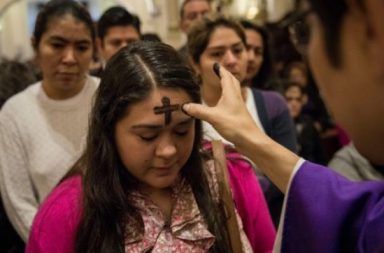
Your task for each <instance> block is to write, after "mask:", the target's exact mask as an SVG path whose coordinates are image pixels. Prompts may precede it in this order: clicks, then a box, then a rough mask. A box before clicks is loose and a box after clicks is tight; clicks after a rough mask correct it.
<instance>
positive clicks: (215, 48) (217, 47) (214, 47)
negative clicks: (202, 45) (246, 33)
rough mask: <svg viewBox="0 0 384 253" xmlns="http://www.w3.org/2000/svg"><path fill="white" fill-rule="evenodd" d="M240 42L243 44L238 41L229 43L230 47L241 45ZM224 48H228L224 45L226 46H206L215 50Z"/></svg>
mask: <svg viewBox="0 0 384 253" xmlns="http://www.w3.org/2000/svg"><path fill="white" fill-rule="evenodd" d="M242 44H243V42H242V41H239V42H237V43H235V44H232V45H230V47H237V46H241V45H242ZM226 48H228V47H226V46H213V47H208V48H207V50H217V49H226Z"/></svg>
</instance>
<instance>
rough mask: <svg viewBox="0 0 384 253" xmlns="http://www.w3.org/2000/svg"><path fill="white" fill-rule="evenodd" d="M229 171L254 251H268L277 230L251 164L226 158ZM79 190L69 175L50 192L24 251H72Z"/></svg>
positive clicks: (36, 252)
mask: <svg viewBox="0 0 384 253" xmlns="http://www.w3.org/2000/svg"><path fill="white" fill-rule="evenodd" d="M239 162H241V163H244V164H242V165H239ZM228 170H229V175H230V183H231V188H232V192H233V196H234V200H235V204H236V208H237V211H238V213H239V215H240V217H241V219H242V222H243V226H244V231H245V233H246V234H247V237H248V239H249V241H250V243H251V246H252V248H253V250H254V252H271V251H272V247H273V243H274V239H275V234H276V232H275V229H274V226H273V224H272V221H271V217H270V215H269V212H268V208H267V205H266V202H265V199H264V196H263V193H262V190H261V188H260V186H259V184H258V180H257V178H256V176H255V173H254V171H253V169H252V167H251V166H249V165H247V164H246V162H245V161H235V160H229V161H228ZM81 192H82V186H81V177H80V176H73V177H71V178H68V179H67V180H65V181H64V182H62V183H61V184H60V185H58V186H57V187H56V188H55V189H54V190H53V191H52V193H51V194H50V195H49V196H48V198H47V199H46V200H45V201H44V203H43V205H42V206H41V208H40V210H39V212H38V213H37V215H36V217H35V219H34V222H33V225H32V230H31V233H30V236H29V241H28V244H27V248H26V252H27V253H42V252H55V253H70V252H74V250H73V247H74V236H75V233H76V228H77V226H78V223H79V218H80V212H81V209H80V208H81V205H80V201H81Z"/></svg>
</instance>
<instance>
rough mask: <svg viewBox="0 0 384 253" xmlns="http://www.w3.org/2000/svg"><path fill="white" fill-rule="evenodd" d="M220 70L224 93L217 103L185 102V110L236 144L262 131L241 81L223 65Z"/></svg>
mask: <svg viewBox="0 0 384 253" xmlns="http://www.w3.org/2000/svg"><path fill="white" fill-rule="evenodd" d="M215 72H217V70H216V71H215ZM219 72H220V73H219V76H220V77H221V86H222V94H221V98H220V99H219V101H218V103H217V105H216V106H214V107H208V106H205V105H201V104H193V103H190V104H185V105H184V106H183V110H184V111H185V112H186V113H187V114H188V115H190V116H192V117H195V118H198V119H201V120H204V121H207V122H208V123H210V124H211V125H212V126H213V127H214V128H215V129H216V130H217V131H218V132H219V133H220V134H221V135H222V136H223V137H224V138H225V139H227V140H228V141H230V142H232V143H234V144H235V145H236V144H237V143H239V142H241V139H242V138H247V136H248V138H249V136H252V135H253V137H256V136H255V133H257V132H259V133H261V131H260V130H259V128H258V127H257V125H256V123H255V121H254V119H253V118H252V117H251V115H250V113H249V112H248V109H247V107H246V105H245V103H244V100H243V97H242V94H241V87H240V83H239V81H238V80H237V79H236V78H235V77H234V76H233V75H232V74H231V73H230V72H229V71H227V70H226V69H224V68H223V67H221V68H220V71H219ZM216 74H218V73H216ZM236 146H237V145H236Z"/></svg>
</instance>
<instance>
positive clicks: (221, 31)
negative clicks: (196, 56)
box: [196, 26, 247, 87]
mask: <svg viewBox="0 0 384 253" xmlns="http://www.w3.org/2000/svg"><path fill="white" fill-rule="evenodd" d="M215 62H217V63H219V64H220V65H221V66H223V67H225V68H226V69H227V70H228V71H230V72H231V73H232V74H233V75H234V76H235V77H236V78H237V79H238V80H239V81H240V82H242V81H244V79H245V75H246V72H247V52H246V50H245V45H244V43H243V42H242V40H241V38H240V37H239V35H237V33H236V32H235V31H234V30H233V29H231V28H228V27H224V26H221V27H217V28H216V30H215V31H214V32H213V33H212V34H211V38H210V39H209V42H208V45H207V47H206V49H205V50H204V52H203V53H202V55H201V56H200V62H199V63H196V69H197V71H198V73H199V74H200V76H201V78H202V82H203V85H214V86H216V87H220V83H219V79H218V78H217V76H216V75H215V74H214V72H213V70H212V65H213V64H214V63H215Z"/></svg>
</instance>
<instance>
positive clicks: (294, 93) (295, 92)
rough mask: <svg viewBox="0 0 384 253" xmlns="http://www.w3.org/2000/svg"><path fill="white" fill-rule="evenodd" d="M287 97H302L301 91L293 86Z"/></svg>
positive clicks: (287, 92)
mask: <svg viewBox="0 0 384 253" xmlns="http://www.w3.org/2000/svg"><path fill="white" fill-rule="evenodd" d="M285 95H286V96H290V97H292V96H300V95H301V90H300V88H299V87H297V86H291V87H289V88H288V89H287V90H286V91H285Z"/></svg>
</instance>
